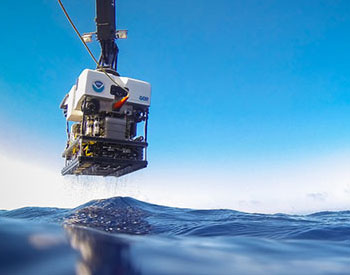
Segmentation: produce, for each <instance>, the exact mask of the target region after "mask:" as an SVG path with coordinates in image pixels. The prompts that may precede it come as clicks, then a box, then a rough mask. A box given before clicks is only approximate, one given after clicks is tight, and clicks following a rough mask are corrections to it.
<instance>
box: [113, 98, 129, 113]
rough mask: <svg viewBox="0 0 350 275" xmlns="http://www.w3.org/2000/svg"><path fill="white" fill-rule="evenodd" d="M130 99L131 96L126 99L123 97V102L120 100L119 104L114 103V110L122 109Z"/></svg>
mask: <svg viewBox="0 0 350 275" xmlns="http://www.w3.org/2000/svg"><path fill="white" fill-rule="evenodd" d="M128 99H129V95H127V96H126V97H123V98H122V99H121V100H119V101H117V102H114V103H113V110H115V109H120V108H121V107H122V106H123V105H124V103H125V102H126V101H127V100H128Z"/></svg>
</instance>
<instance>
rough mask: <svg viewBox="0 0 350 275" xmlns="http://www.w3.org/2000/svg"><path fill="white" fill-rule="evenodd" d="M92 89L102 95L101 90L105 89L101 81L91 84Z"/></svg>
mask: <svg viewBox="0 0 350 275" xmlns="http://www.w3.org/2000/svg"><path fill="white" fill-rule="evenodd" d="M92 89H94V91H95V92H96V93H102V92H103V90H104V89H105V85H104V84H103V82H102V81H99V80H96V81H95V82H93V83H92Z"/></svg>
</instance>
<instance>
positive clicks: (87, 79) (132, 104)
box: [58, 0, 151, 177]
mask: <svg viewBox="0 0 350 275" xmlns="http://www.w3.org/2000/svg"><path fill="white" fill-rule="evenodd" d="M58 1H59V3H60V5H61V7H62V9H63V11H64V13H65V14H66V16H67V18H68V20H69V21H70V22H71V24H72V26H73V27H74V29H75V30H76V28H75V26H74V24H73V23H72V21H71V19H70V18H69V15H68V13H67V12H66V10H65V8H64V6H63V4H62V2H61V1H60V0H58ZM96 14H97V16H96V25H97V31H96V32H95V33H90V34H87V35H84V36H81V35H80V34H79V32H78V31H77V30H76V31H77V34H78V35H79V37H80V39H81V40H82V42H83V43H84V45H85V46H86V48H87V49H88V47H87V45H86V41H91V37H92V34H96V35H97V39H98V40H99V42H100V44H101V57H100V59H99V61H97V60H96V59H95V58H94V57H93V55H92V53H91V52H90V50H89V53H90V54H91V56H92V57H93V58H94V60H95V61H96V63H97V69H96V70H90V69H85V70H83V72H82V73H81V74H80V76H79V77H78V79H77V81H76V84H75V85H73V87H72V88H71V90H70V91H69V93H68V94H67V95H66V96H65V97H64V99H63V101H62V103H61V105H60V108H61V109H63V112H64V115H65V117H66V120H67V134H68V139H67V145H66V148H65V150H64V152H63V155H62V156H63V157H64V158H65V166H64V168H63V169H62V175H70V174H73V175H96V176H116V177H118V176H122V175H125V174H128V173H131V172H134V171H136V170H139V169H142V168H145V167H146V166H147V164H148V163H147V151H146V150H147V146H148V143H147V124H148V113H149V106H150V97H151V85H150V84H149V83H147V82H144V81H141V80H137V79H132V78H129V77H121V76H120V75H119V74H118V73H117V56H118V52H119V50H118V47H117V44H116V43H115V40H116V39H117V38H126V32H125V31H116V29H115V0H96ZM87 38H89V39H87ZM140 126H143V127H140ZM142 128H143V129H142ZM138 130H141V133H138Z"/></svg>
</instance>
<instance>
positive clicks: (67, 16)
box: [57, 0, 129, 100]
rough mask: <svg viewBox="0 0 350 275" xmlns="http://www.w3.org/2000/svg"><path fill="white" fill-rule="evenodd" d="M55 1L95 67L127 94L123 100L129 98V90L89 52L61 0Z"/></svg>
mask: <svg viewBox="0 0 350 275" xmlns="http://www.w3.org/2000/svg"><path fill="white" fill-rule="evenodd" d="M57 1H58V3H59V4H60V6H61V9H62V11H63V13H64V15H65V16H66V18H67V20H68V21H69V23H70V24H71V26H72V27H73V29H74V31H75V33H76V34H77V35H78V36H79V38H80V41H81V42H82V43H83V44H84V46H85V48H86V50H87V51H88V53H89V54H90V56H91V58H92V59H93V60H94V62H95V63H96V65H97V68H98V69H100V70H101V71H102V72H103V73H104V74H105V75H106V76H107V77H108V78H109V79H110V80H111V81H112V82H113V83H114V84H116V85H117V86H119V87H120V88H122V89H123V90H124V91H125V92H126V93H127V95H126V96H125V97H124V98H125V100H127V99H128V98H129V91H128V90H127V89H126V88H125V87H123V85H120V84H119V83H117V82H116V80H114V79H113V78H112V77H111V76H110V75H109V74H108V73H107V72H106V70H105V68H103V67H102V66H100V64H99V63H98V61H97V59H96V58H95V56H94V55H93V53H92V52H91V50H90V48H89V46H88V45H87V44H86V42H85V41H84V38H83V37H82V36H81V34H80V32H79V30H78V29H77V27H76V26H75V25H74V23H73V21H72V19H71V18H70V16H69V14H68V12H67V10H66V9H65V7H64V5H63V3H62V1H61V0H57ZM124 98H123V99H124Z"/></svg>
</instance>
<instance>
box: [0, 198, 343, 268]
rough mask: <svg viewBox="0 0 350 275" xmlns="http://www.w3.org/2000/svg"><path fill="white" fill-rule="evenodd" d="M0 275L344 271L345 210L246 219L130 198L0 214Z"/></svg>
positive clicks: (230, 212)
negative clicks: (74, 206)
mask: <svg viewBox="0 0 350 275" xmlns="http://www.w3.org/2000/svg"><path fill="white" fill-rule="evenodd" d="M0 274H1V275H5V274H6V275H11V274H21V275H22V274H23V275H26V274H31V275H32V274H33V275H34V274H35V275H38V274H48V275H56V274H57V275H59V274H86V275H90V274H150V275H157V274H186V275H190V274H213V275H220V274H284V275H288V274H308V275H313V274H350V211H342V212H321V213H315V214H311V215H286V214H274V215H266V214H248V213H242V212H238V211H234V210H193V209H183V208H173V207H165V206H159V205H154V204H149V203H145V202H142V201H138V200H135V199H133V198H129V197H115V198H110V199H105V200H95V201H91V202H89V203H86V204H84V205H81V206H79V207H77V208H74V209H58V208H36V207H26V208H21V209H17V210H11V211H4V210H3V211H0Z"/></svg>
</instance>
